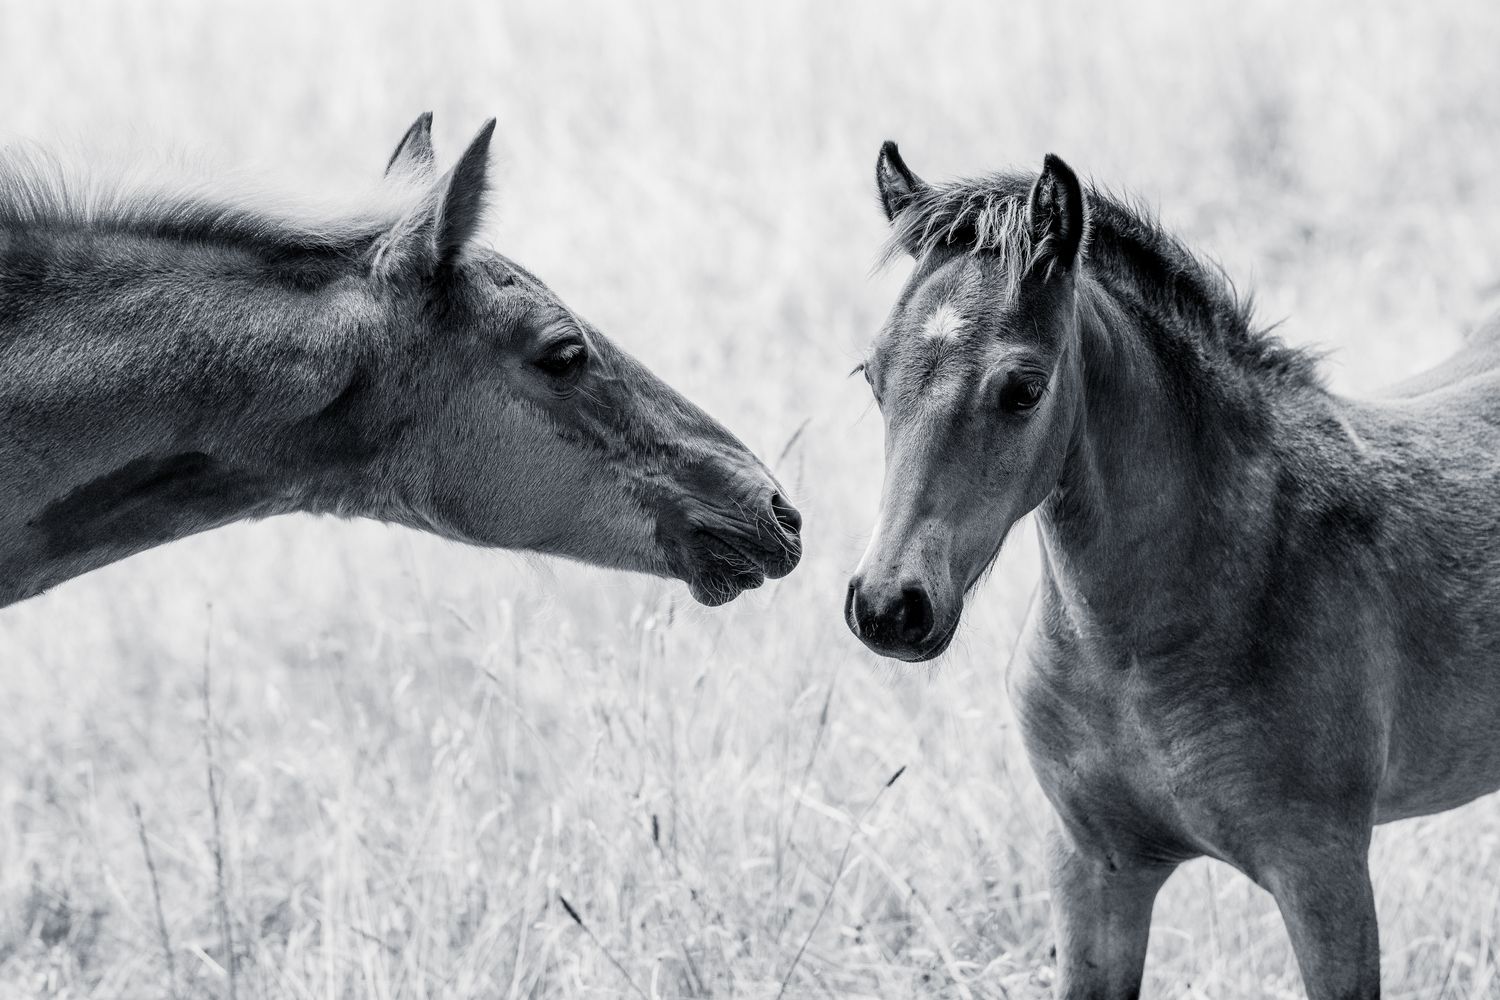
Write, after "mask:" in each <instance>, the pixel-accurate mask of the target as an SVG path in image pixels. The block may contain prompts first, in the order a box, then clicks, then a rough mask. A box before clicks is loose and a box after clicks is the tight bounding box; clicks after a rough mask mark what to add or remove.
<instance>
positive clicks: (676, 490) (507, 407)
mask: <svg viewBox="0 0 1500 1000" xmlns="http://www.w3.org/2000/svg"><path fill="white" fill-rule="evenodd" d="M418 124H419V125H421V122H419V123H418ZM416 127H417V126H414V128H416ZM410 144H411V136H410V135H408V139H407V140H403V146H402V149H405V148H407V146H408V145H410ZM424 145H425V144H424V143H422V142H420V141H419V142H417V143H416V148H418V149H420V148H422V147H423V146H424ZM471 155H472V147H471V153H466V154H465V157H464V160H461V161H460V165H459V167H458V168H455V173H454V175H452V177H453V178H455V180H453V181H450V182H449V183H450V186H451V184H452V183H457V179H459V178H462V176H463V172H464V163H465V162H466V161H467V160H468V159H469V158H470V156H471ZM401 163H402V150H401V149H398V151H397V155H396V157H394V158H393V161H392V169H405V168H403V167H402V166H401ZM480 181H481V183H482V174H481V175H480ZM443 183H444V182H441V181H440V182H439V185H440V186H441V185H442V184H443ZM437 200H438V202H439V203H440V204H442V205H444V206H446V205H448V204H449V203H451V202H453V200H454V198H453V196H451V195H441V196H440V197H439V198H438V199H437ZM462 201H463V199H462V198H461V197H460V198H459V203H460V205H461V204H462ZM457 217H458V213H457V212H455V211H445V210H444V209H440V210H439V212H438V216H437V219H436V221H435V223H432V224H418V225H416V226H413V227H410V228H411V229H412V230H413V231H416V232H419V233H425V234H427V235H423V236H422V240H423V241H424V242H423V246H424V247H426V246H428V245H431V243H432V242H433V236H432V235H431V234H432V233H436V238H435V241H436V245H438V246H439V247H441V246H442V245H443V244H444V241H445V239H448V238H449V237H446V236H445V235H444V232H443V227H444V225H446V224H448V223H451V222H452V221H453V220H455V219H456V218H457ZM445 220H447V221H445ZM397 228H398V230H400V229H402V228H403V227H397ZM459 246H460V248H461V252H456V253H454V254H453V256H452V257H451V259H449V260H447V261H439V262H438V263H437V265H436V266H435V267H432V268H429V269H427V270H426V271H424V272H423V273H424V274H427V275H429V276H428V277H424V278H422V279H421V280H419V281H418V282H416V283H415V284H408V286H407V287H408V288H410V289H412V290H413V291H415V292H416V297H418V298H420V299H421V304H420V306H418V307H417V308H416V309H415V318H414V322H416V323H417V324H419V325H420V326H422V327H424V329H423V331H422V335H421V339H422V342H423V343H425V344H428V345H430V350H428V351H427V352H426V356H425V357H424V359H423V360H422V362H421V373H420V374H419V375H417V376H416V380H417V381H419V382H420V383H421V385H419V386H417V387H416V395H417V398H418V399H419V400H420V402H419V404H418V405H417V406H416V408H415V409H414V411H413V412H412V413H411V414H410V416H409V420H410V421H411V426H410V427H409V428H408V430H407V432H406V434H405V436H404V439H405V440H406V441H407V442H408V445H407V448H406V452H407V455H408V462H407V468H408V470H409V475H410V477H411V479H412V482H411V484H410V486H409V487H408V488H407V489H406V491H405V493H406V496H408V497H409V498H410V499H409V500H408V501H407V503H408V506H409V507H410V515H409V516H411V517H412V518H413V519H415V520H417V521H419V522H420V523H422V525H423V526H424V527H427V528H430V529H433V530H436V531H438V532H439V533H441V534H445V535H448V536H449V537H453V538H457V539H460V540H463V541H467V542H472V543H475V544H480V545H492V546H501V547H505V548H514V549H523V550H529V551H533V552H540V553H546V554H550V555H559V556H564V557H568V558H572V559H577V560H581V561H584V562H588V563H593V564H596V565H602V566H610V567H616V568H621V569H629V570H636V571H641V572H646V573H654V574H658V575H665V576H674V577H678V578H680V579H682V580H685V581H686V582H687V583H688V584H689V587H690V589H691V590H692V593H693V596H694V597H695V598H697V599H698V600H699V601H701V602H702V603H704V604H709V605H716V604H722V603H724V602H726V601H729V600H732V599H733V598H734V597H735V596H737V595H738V594H739V593H740V592H741V591H743V590H747V589H749V588H752V587H756V586H759V585H760V583H761V582H762V581H763V580H764V579H765V578H766V577H780V576H783V575H785V574H786V573H789V572H790V571H791V570H792V569H793V567H795V566H796V564H797V561H798V559H799V557H800V554H801V543H800V537H799V530H800V526H801V518H800V515H799V514H798V513H797V511H796V509H795V508H793V507H792V506H791V505H790V504H789V503H788V502H787V501H786V499H785V498H784V496H783V495H782V492H781V489H780V487H779V485H778V484H777V482H776V480H775V479H774V478H773V477H772V476H771V474H770V473H769V472H768V471H767V470H766V468H765V466H764V465H762V464H761V462H760V461H759V460H758V459H757V458H756V457H755V456H754V455H753V454H751V452H750V451H749V450H748V449H747V448H746V447H745V446H744V445H743V444H741V443H740V442H739V441H738V440H737V439H736V438H735V437H734V436H733V435H732V434H730V433H729V432H728V431H727V430H725V429H724V428H723V427H722V426H721V425H720V424H718V423H717V422H716V421H714V420H713V419H712V418H711V417H709V416H708V415H707V414H706V413H704V412H703V411H702V410H700V409H698V408H697V407H696V406H694V405H693V404H692V403H690V402H688V401H687V400H686V399H685V398H683V397H682V396H681V395H680V394H678V393H677V392H675V391H674V390H672V389H671V388H670V387H669V386H667V385H666V384H665V383H663V382H662V381H661V380H660V379H658V378H656V377H655V376H654V375H652V374H651V372H649V371H648V370H647V369H646V368H645V367H644V366H642V365H641V364H639V363H638V362H636V361H635V360H634V359H632V358H631V357H630V356H629V355H627V354H626V353H625V352H624V351H622V350H620V349H619V348H618V347H616V346H615V345H613V344H612V343H610V342H609V340H608V339H606V338H605V337H604V335H603V334H601V333H600V332H599V331H598V330H596V329H595V328H594V327H592V326H591V325H590V324H588V323H587V322H586V321H584V320H583V319H581V318H580V317H579V316H578V315H576V314H575V313H574V312H573V311H572V310H570V309H569V308H568V307H567V306H566V305H565V304H564V303H563V302H562V301H561V300H560V299H559V298H558V297H557V296H556V295H554V294H553V293H552V292H551V291H550V290H549V289H548V288H547V287H546V286H545V285H543V284H542V283H541V282H540V281H539V280H537V279H536V278H535V277H533V276H532V275H530V274H529V273H527V272H526V271H525V270H524V269H523V268H521V267H520V266H518V265H516V264H515V263H513V262H511V261H509V260H506V259H505V258H503V257H501V256H500V255H499V254H496V253H494V252H493V251H489V250H485V249H482V248H480V247H476V246H473V245H471V242H470V240H469V238H468V237H464V238H463V240H462V242H461V243H460V244H459ZM422 252H425V250H423V251H422ZM420 255H421V254H420V253H419V254H418V256H419V257H420Z"/></svg>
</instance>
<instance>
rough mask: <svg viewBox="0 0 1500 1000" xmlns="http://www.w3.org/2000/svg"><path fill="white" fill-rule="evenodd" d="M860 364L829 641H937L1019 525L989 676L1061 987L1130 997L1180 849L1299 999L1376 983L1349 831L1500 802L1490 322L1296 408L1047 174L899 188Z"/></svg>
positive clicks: (1338, 994)
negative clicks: (1375, 379) (859, 442)
mask: <svg viewBox="0 0 1500 1000" xmlns="http://www.w3.org/2000/svg"><path fill="white" fill-rule="evenodd" d="M878 179H879V186H880V192H881V196H882V199H883V202H884V205H885V209H886V212H887V214H888V215H889V217H890V219H891V222H892V226H893V229H894V236H893V240H892V247H893V249H895V250H896V251H898V252H900V251H904V252H906V253H909V254H911V255H912V256H913V257H914V258H915V261H916V267H915V270H914V272H913V274H912V276H911V279H910V281H909V282H908V284H907V286H906V289H905V291H904V292H903V293H902V295H901V298H900V301H899V302H898V303H897V304H896V306H895V309H894V310H893V312H892V314H891V316H890V319H889V321H888V323H887V324H886V326H885V328H884V329H883V331H882V332H881V334H880V335H879V337H878V338H877V340H876V342H875V345H874V348H873V350H872V352H871V354H870V356H869V360H868V362H867V364H866V366H865V372H866V375H867V377H868V379H869V381H870V385H871V386H872V387H873V389H874V391H875V395H876V398H877V399H878V400H879V401H880V406H881V410H882V412H883V414H884V418H885V426H886V475H885V488H884V494H883V499H882V508H881V514H880V520H879V524H878V526H877V527H876V530H875V533H874V537H873V539H872V540H871V542H870V547H869V550H868V552H867V553H866V554H865V557H864V560H863V561H862V563H861V565H860V567H859V571H858V573H857V574H856V575H855V577H854V579H853V580H852V582H851V583H850V586H849V593H848V604H847V618H848V622H849V626H850V628H852V629H853V630H854V632H855V634H856V635H858V636H859V637H860V638H861V639H863V640H864V642H865V643H866V644H867V645H869V646H870V647H871V648H872V649H874V650H875V651H877V652H879V653H882V654H884V655H887V656H895V657H900V658H902V659H907V660H922V659H927V658H929V657H932V656H936V655H937V654H938V653H940V652H942V651H943V650H944V649H945V648H946V647H947V645H948V643H949V641H950V640H951V638H952V636H953V633H954V630H955V629H956V627H957V625H958V621H959V616H960V613H961V611H962V608H963V602H964V599H965V595H966V594H967V593H968V592H969V590H970V589H971V588H972V587H973V585H974V584H975V582H976V581H977V580H978V579H979V577H980V576H981V575H982V574H983V573H984V572H985V570H986V568H987V567H988V566H989V565H990V564H991V562H992V561H993V559H994V557H995V554H996V552H997V551H998V549H999V547H1000V544H1001V542H1002V540H1003V539H1004V537H1005V535H1006V533H1007V532H1008V531H1009V530H1010V528H1011V526H1012V525H1013V524H1014V523H1015V522H1016V520H1017V519H1018V518H1020V517H1022V516H1023V515H1025V514H1026V513H1028V512H1030V511H1033V510H1035V511H1036V512H1037V524H1038V527H1039V529H1040V533H1041V542H1042V553H1043V568H1042V580H1041V585H1040V586H1041V591H1040V596H1039V599H1038V600H1037V602H1036V609H1035V612H1034V614H1033V617H1032V620H1031V622H1030V623H1029V625H1028V641H1027V645H1026V647H1025V650H1026V652H1025V655H1023V656H1021V657H1018V663H1017V665H1016V666H1015V668H1014V669H1013V672H1012V674H1011V677H1010V678H1009V683H1010V687H1011V692H1012V696H1013V700H1014V704H1015V708H1016V712H1017V715H1018V717H1019V719H1020V723H1021V726H1022V730H1023V733H1024V736H1025V741H1026V745H1027V749H1028V751H1029V754H1030V757H1031V760H1032V764H1033V766H1034V767H1035V769H1036V772H1037V775H1038V777H1039V778H1040V779H1041V784H1042V787H1043V788H1044V789H1045V791H1046V793H1047V796H1048V798H1049V799H1050V800H1051V802H1052V804H1053V805H1054V806H1055V807H1056V810H1057V812H1058V815H1059V817H1060V820H1061V822H1060V824H1059V829H1058V831H1057V832H1056V834H1055V837H1054V839H1053V843H1052V847H1051V852H1050V856H1051V859H1052V873H1051V879H1052V886H1053V914H1054V922H1055V927H1056V933H1057V962H1058V981H1057V992H1058V994H1059V995H1060V996H1063V997H1068V998H1084V997H1110V998H1115V997H1134V996H1136V995H1137V994H1138V992H1139V989H1140V983H1141V972H1142V964H1143V961H1144V956H1145V953H1146V937H1147V930H1148V927H1149V924H1150V916H1151V908H1152V903H1153V900H1154V898H1155V896H1156V893H1157V890H1158V889H1159V888H1160V887H1161V885H1162V883H1163V882H1164V881H1165V880H1166V879H1167V877H1168V875H1170V874H1171V872H1172V871H1173V869H1174V868H1175V867H1176V866H1177V865H1178V864H1179V863H1181V862H1182V861H1184V860H1186V859H1189V858H1193V857H1198V856H1203V855H1207V856H1210V857H1214V858H1218V859H1220V860H1223V861H1226V862H1228V863H1229V864H1232V865H1234V866H1235V867H1237V868H1239V869H1240V870H1241V871H1243V872H1245V873H1246V874H1247V875H1249V876H1250V877H1251V878H1252V879H1254V880H1255V881H1256V882H1257V883H1259V884H1260V885H1261V886H1263V887H1265V888H1266V889H1268V890H1269V891H1270V892H1271V893H1272V894H1273V895H1274V896H1275V898H1276V901H1277V904H1278V905H1279V907H1280V909H1281V912H1282V914H1283V916H1284V918H1285V922H1286V925H1287V929H1288V931H1289V932H1290V934H1291V938H1292V943H1293V946H1294V948H1295V950H1296V954H1297V959H1298V962H1299V964H1300V966H1301V969H1302V974H1303V979H1304V982H1305V984H1306V987H1307V991H1308V993H1309V995H1310V996H1311V997H1313V998H1314V1000H1334V998H1340V1000H1343V998H1368V997H1375V996H1378V994H1379V992H1380V981H1379V980H1380V953H1379V948H1378V945H1377V935H1376V923H1375V907H1374V902H1373V898H1372V894H1371V889H1370V878H1369V873H1368V866H1367V859H1366V858H1367V851H1368V846H1369V843H1370V831H1371V828H1372V826H1373V825H1374V824H1376V823H1381V822H1386V821H1388V820H1393V819H1399V818H1401V817H1406V816H1415V815H1420V814H1423V813H1430V812H1435V811H1438V810H1442V809H1448V808H1452V807H1453V806H1456V805H1459V804H1461V803H1463V802H1467V801H1469V800H1470V799H1473V798H1474V797H1476V796H1478V795H1483V794H1485V793H1486V792H1489V791H1492V790H1494V789H1495V788H1497V787H1500V729H1497V727H1496V725H1495V720H1496V719H1497V718H1500V620H1497V618H1496V616H1495V611H1496V609H1497V608H1500V324H1492V325H1491V326H1489V327H1488V328H1487V329H1486V330H1484V331H1482V332H1481V333H1480V334H1478V335H1477V336H1476V337H1475V338H1474V340H1473V341H1472V342H1471V344H1470V345H1469V346H1468V347H1466V348H1465V349H1464V351H1463V352H1461V353H1460V354H1459V355H1458V356H1457V357H1455V358H1453V359H1452V360H1451V361H1449V362H1448V363H1446V364H1445V365H1443V366H1441V367H1440V368H1438V369H1436V370H1434V371H1432V372H1430V373H1428V374H1426V375H1423V376H1420V377H1418V378H1417V379H1415V380H1414V381H1412V382H1410V383H1407V384H1406V385H1405V386H1403V387H1399V388H1397V389H1395V390H1392V391H1390V392H1388V393H1386V394H1384V395H1383V396H1382V397H1381V398H1378V399H1360V400H1355V399H1346V398H1342V397H1339V396H1336V395H1334V394H1332V393H1330V392H1329V391H1328V390H1326V389H1325V388H1324V387H1323V386H1322V385H1321V384H1320V383H1319V381H1318V379H1317V376H1316V373H1315V371H1314V366H1313V364H1312V362H1311V360H1310V359H1309V358H1308V357H1307V356H1305V355H1303V354H1301V353H1299V352H1297V351H1294V350H1291V349H1289V348H1287V347H1286V346H1284V345H1283V344H1281V343H1280V342H1278V341H1277V340H1276V339H1275V338H1273V337H1270V336H1267V335H1266V334H1265V333H1263V332H1259V331H1257V330H1256V329H1254V328H1253V326H1252V325H1251V320H1250V317H1249V314H1248V310H1247V309H1246V308H1245V307H1244V306H1243V305H1242V304H1241V303H1238V302H1236V300H1235V298H1234V296H1233V294H1232V292H1231V290H1230V289H1229V288H1228V287H1227V286H1226V283H1225V282H1224V281H1223V280H1222V279H1221V278H1220V277H1219V276H1218V274H1217V273H1216V272H1215V271H1213V270H1211V269H1209V268H1207V267H1205V266H1203V265H1202V264H1201V263H1200V262H1199V261H1198V260H1197V259H1195V258H1194V256H1193V255H1192V254H1191V253H1190V252H1189V251H1187V250H1186V249H1185V248H1184V247H1183V246H1182V245H1181V244H1180V243H1178V242H1177V241H1176V240H1174V239H1173V238H1172V237H1171V236H1170V235H1168V234H1166V233H1165V232H1163V231H1162V230H1161V229H1160V228H1159V227H1158V226H1157V225H1156V224H1155V223H1154V222H1152V221H1150V220H1148V219H1145V218H1142V217H1141V215H1140V214H1138V213H1137V212H1135V211H1132V210H1131V209H1130V208H1129V207H1127V206H1125V205H1122V204H1121V203H1119V202H1118V201H1116V200H1113V199H1111V198H1109V197H1107V196H1105V195H1103V194H1101V193H1100V192H1098V191H1096V190H1088V191H1085V190H1084V189H1083V188H1082V186H1081V185H1080V184H1079V182H1078V180H1077V178H1076V177H1075V176H1074V174H1073V172H1072V171H1071V170H1069V169H1068V167H1067V166H1066V165H1065V164H1063V163H1062V161H1060V160H1058V159H1056V158H1054V157H1048V158H1047V161H1046V164H1045V166H1044V168H1043V171H1042V173H1041V176H1040V177H1035V176H1019V175H1013V174H1001V175H996V176H992V177H987V178H983V179H980V180H974V181H962V182H958V183H953V184H948V185H928V184H926V183H924V182H923V181H921V180H920V179H918V178H917V177H916V176H915V175H913V174H912V173H911V171H909V170H908V169H907V168H906V166H905V165H904V164H903V163H902V161H901V159H900V156H899V154H898V153H897V151H896V148H895V146H894V145H891V144H887V145H886V147H885V148H884V150H882V153H881V156H880V160H879V167H878Z"/></svg>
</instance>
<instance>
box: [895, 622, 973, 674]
mask: <svg viewBox="0 0 1500 1000" xmlns="http://www.w3.org/2000/svg"><path fill="white" fill-rule="evenodd" d="M957 634H958V622H957V621H956V620H955V621H954V622H953V624H952V625H949V626H948V627H947V628H946V629H944V630H943V633H942V634H941V635H939V636H937V637H935V638H933V639H929V640H928V641H927V642H924V643H923V644H922V645H920V646H916V647H914V648H912V649H908V650H892V651H890V652H887V653H886V654H885V655H886V656H894V657H895V658H896V659H898V660H904V661H905V662H907V663H925V662H927V661H928V660H935V659H937V658H938V657H939V656H942V655H943V654H944V653H946V652H947V651H948V647H949V646H951V645H953V637H954V636H955V635H957Z"/></svg>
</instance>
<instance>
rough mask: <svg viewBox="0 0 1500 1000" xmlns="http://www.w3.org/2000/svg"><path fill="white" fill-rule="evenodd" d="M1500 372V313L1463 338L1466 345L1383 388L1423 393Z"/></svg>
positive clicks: (1392, 393) (1396, 393)
mask: <svg viewBox="0 0 1500 1000" xmlns="http://www.w3.org/2000/svg"><path fill="white" fill-rule="evenodd" d="M1496 373H1500V312H1497V313H1495V314H1494V315H1493V316H1491V317H1490V318H1489V319H1488V320H1486V321H1485V322H1484V323H1481V324H1480V325H1479V327H1478V328H1476V329H1475V330H1474V331H1473V332H1472V333H1470V334H1469V335H1468V336H1467V337H1466V338H1464V343H1463V346H1461V347H1460V348H1459V349H1458V350H1457V351H1455V352H1453V354H1452V355H1450V356H1449V357H1448V358H1446V359H1445V360H1443V361H1441V362H1439V363H1438V364H1437V365H1434V366H1433V367H1432V368H1429V369H1427V370H1426V371H1424V372H1418V373H1417V374H1416V375H1413V376H1411V377H1410V378H1405V379H1402V380H1401V381H1400V382H1397V383H1396V384H1394V385H1391V386H1387V387H1386V388H1385V389H1383V390H1381V391H1380V393H1379V395H1380V396H1384V397H1387V398H1389V397H1412V396H1422V395H1425V394H1427V393H1429V392H1435V391H1439V390H1442V389H1448V388H1452V387H1454V386H1458V385H1460V384H1463V383H1466V382H1469V381H1471V380H1474V379H1482V378H1484V377H1486V376H1490V377H1491V378H1493V377H1494V376H1495V375H1496Z"/></svg>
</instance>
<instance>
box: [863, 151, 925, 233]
mask: <svg viewBox="0 0 1500 1000" xmlns="http://www.w3.org/2000/svg"><path fill="white" fill-rule="evenodd" d="M875 186H876V187H877V188H878V189H879V190H880V205H881V207H882V208H884V209H885V220H886V221H887V222H895V221H896V216H898V215H900V214H901V211H902V210H903V209H904V208H906V206H907V205H910V204H911V203H912V202H913V201H914V200H916V198H917V196H918V195H920V194H922V193H923V192H925V191H926V190H927V183H926V182H925V181H923V180H922V178H920V177H918V176H917V175H916V174H914V173H912V172H911V169H910V168H909V167H907V165H906V161H905V160H903V159H901V151H900V150H899V149H897V148H896V144H895V143H894V142H891V141H890V140H889V139H887V140H886V141H885V142H884V144H882V145H881V147H880V156H879V157H878V158H877V159H876V160H875Z"/></svg>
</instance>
